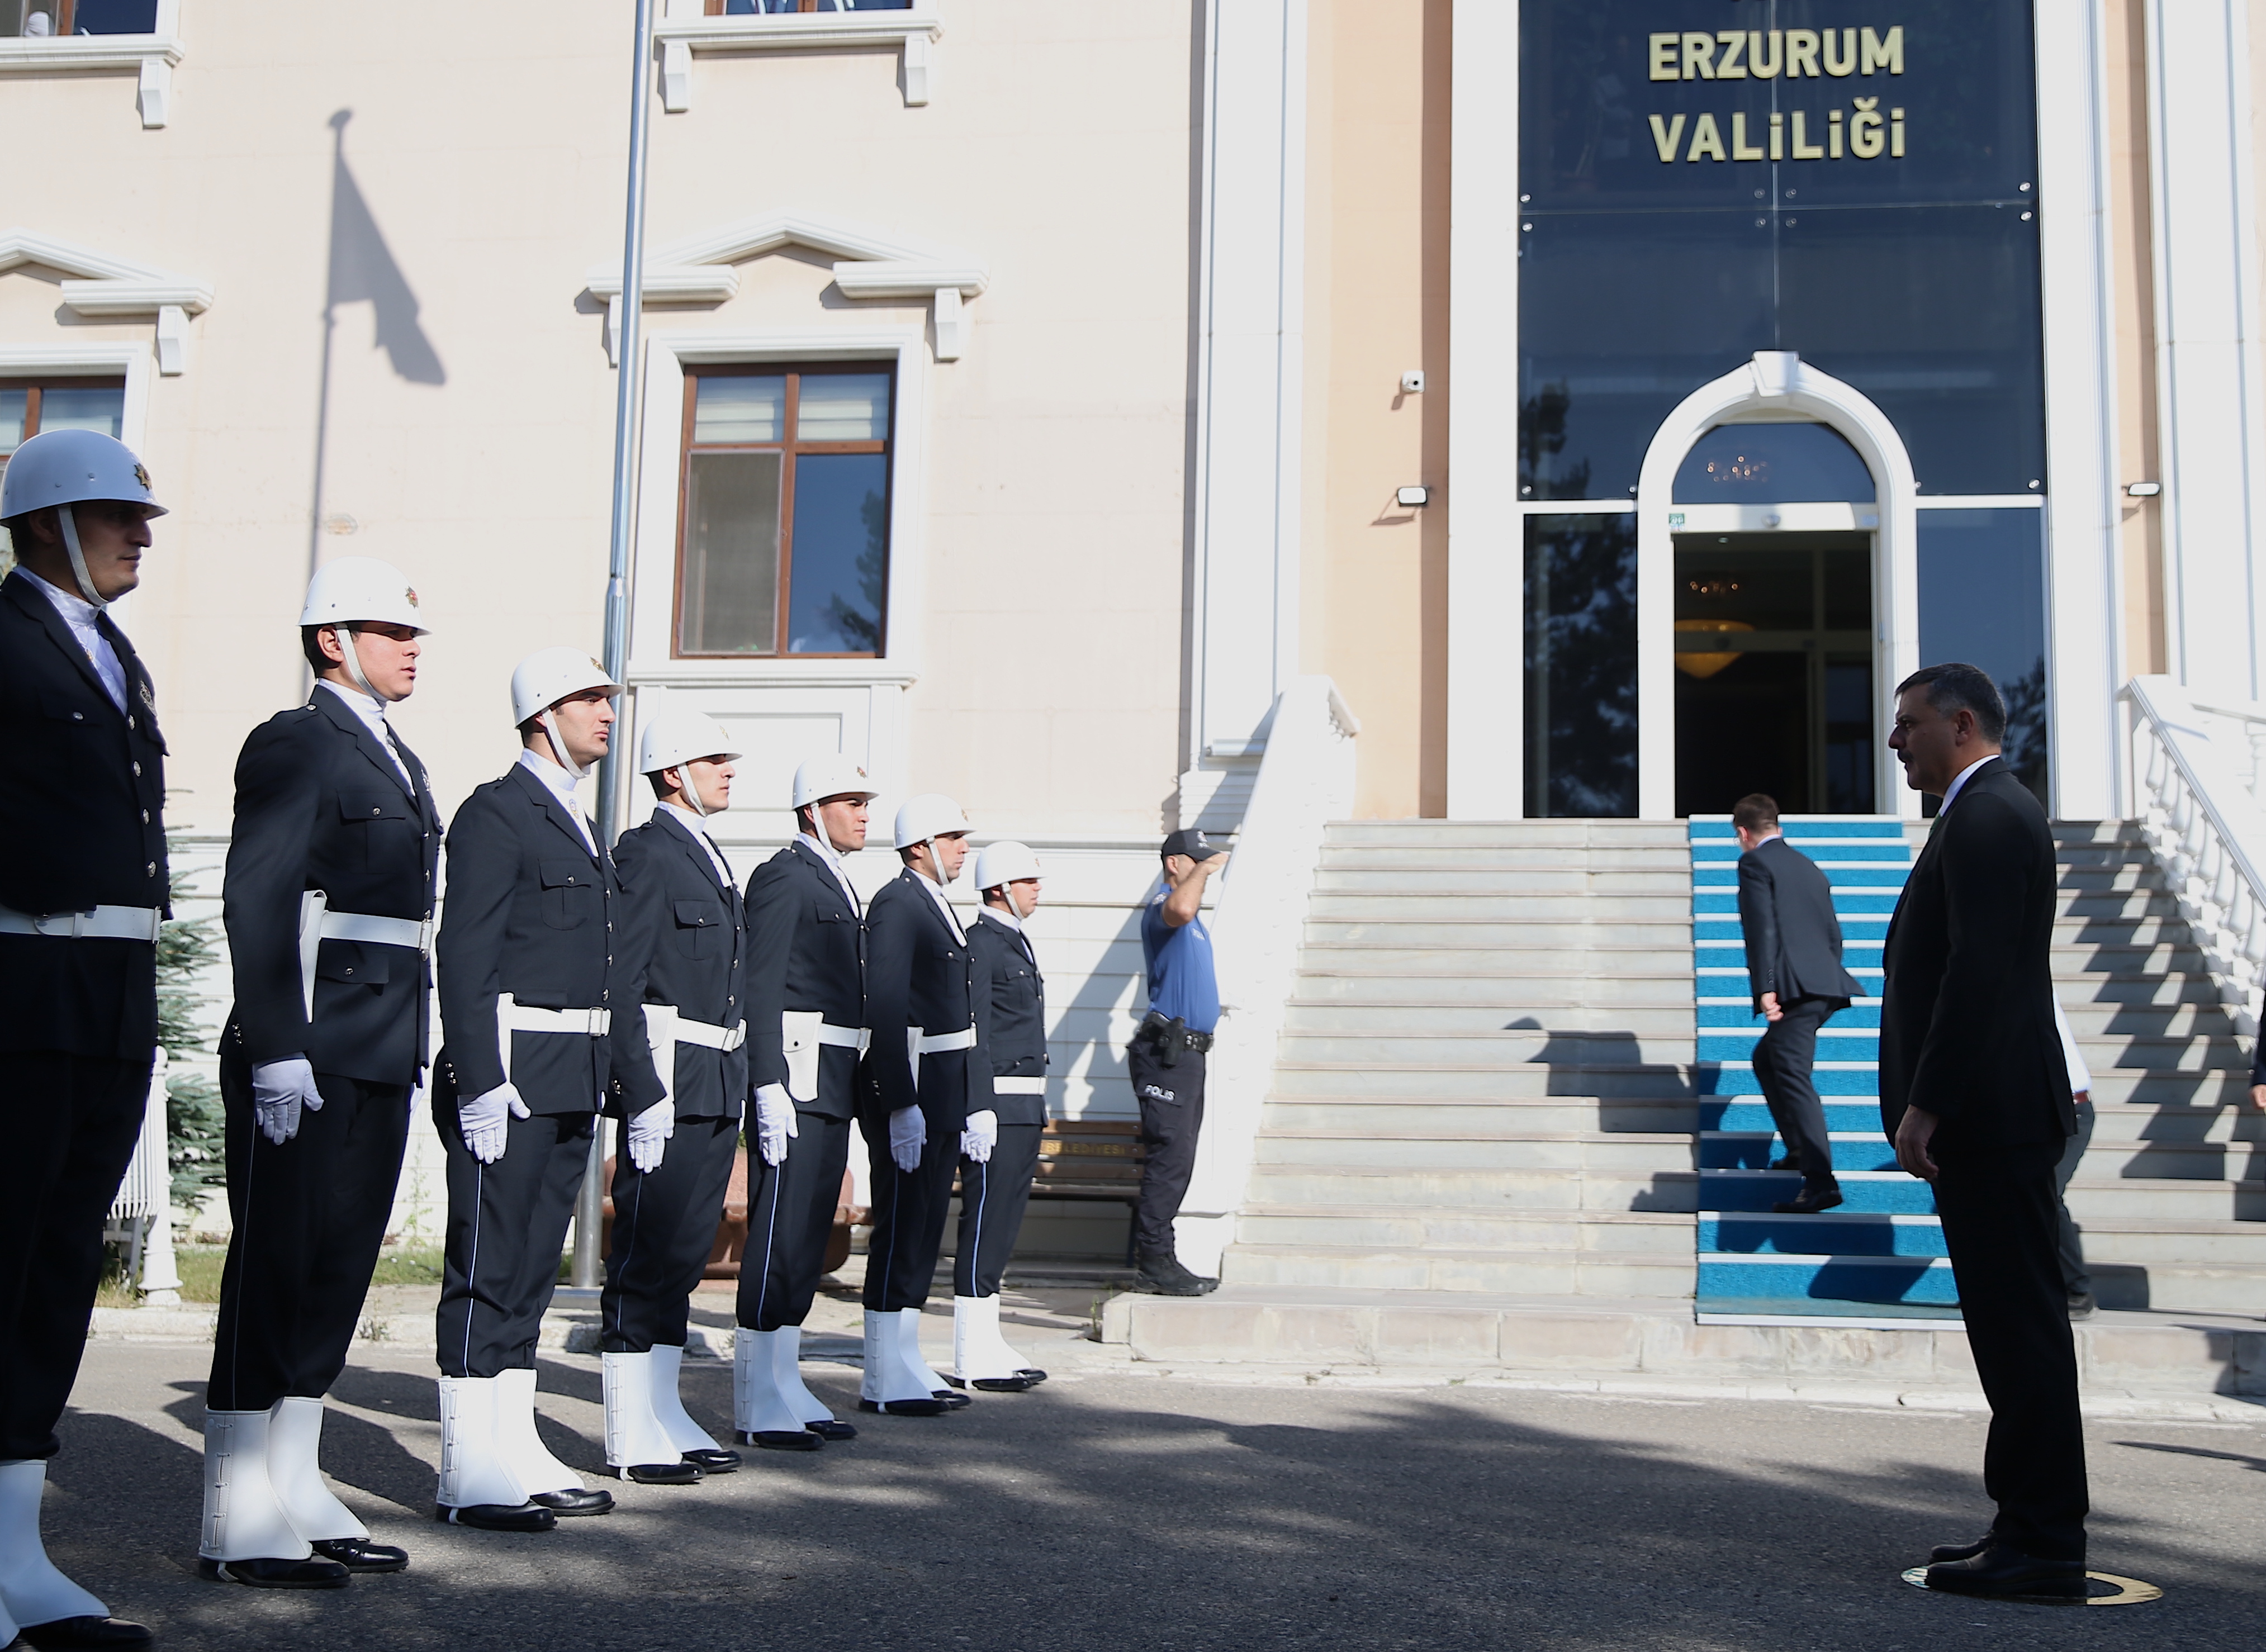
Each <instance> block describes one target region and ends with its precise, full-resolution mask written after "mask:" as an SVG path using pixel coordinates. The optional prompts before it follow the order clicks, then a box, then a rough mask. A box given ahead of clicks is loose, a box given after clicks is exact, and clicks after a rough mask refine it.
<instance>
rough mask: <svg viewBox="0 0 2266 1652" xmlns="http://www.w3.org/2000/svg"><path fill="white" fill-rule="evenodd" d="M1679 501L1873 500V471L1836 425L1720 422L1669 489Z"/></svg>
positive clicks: (1694, 445)
mask: <svg viewBox="0 0 2266 1652" xmlns="http://www.w3.org/2000/svg"><path fill="white" fill-rule="evenodd" d="M1671 492H1672V495H1673V497H1674V499H1675V501H1676V503H1678V504H1679V505H1783V504H1789V503H1792V502H1794V501H1818V500H1846V501H1853V502H1861V501H1870V500H1871V499H1872V498H1873V496H1874V494H1873V473H1872V472H1871V471H1868V470H1867V469H1866V468H1865V461H1864V460H1863V459H1861V458H1860V457H1858V456H1857V450H1856V449H1854V448H1853V447H1851V446H1850V445H1849V441H1848V438H1847V437H1846V436H1844V435H1842V434H1841V433H1840V432H1839V431H1838V430H1836V429H1834V428H1832V427H1831V425H1816V424H1763V425H1717V426H1716V427H1715V428H1714V429H1713V430H1710V431H1709V432H1707V435H1703V436H1701V437H1700V440H1699V441H1697V442H1693V443H1692V451H1691V452H1689V453H1688V454H1686V455H1685V457H1684V464H1683V465H1682V466H1681V467H1680V468H1679V469H1678V471H1677V472H1676V484H1675V486H1674V488H1673V489H1672V490H1671Z"/></svg>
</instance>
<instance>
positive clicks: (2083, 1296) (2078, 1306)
mask: <svg viewBox="0 0 2266 1652" xmlns="http://www.w3.org/2000/svg"><path fill="white" fill-rule="evenodd" d="M2096 1306H2098V1304H2096V1303H2095V1302H2094V1299H2093V1293H2092V1292H2091V1291H2090V1290H2080V1291H2077V1292H2075V1293H2073V1294H2072V1296H2071V1297H2070V1299H2069V1317H2070V1318H2071V1319H2091V1318H2092V1317H2093V1310H2094V1308H2095V1307H2096Z"/></svg>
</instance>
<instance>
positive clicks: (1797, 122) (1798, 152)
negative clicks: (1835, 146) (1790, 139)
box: [1794, 109, 1825, 161]
mask: <svg viewBox="0 0 2266 1652" xmlns="http://www.w3.org/2000/svg"><path fill="white" fill-rule="evenodd" d="M1794 158H1795V159H1796V160H1798V161H1820V160H1824V158H1825V151H1824V150H1822V149H1820V148H1818V147H1817V145H1816V144H1815V143H1811V142H1810V141H1809V127H1808V121H1807V120H1806V119H1805V117H1804V116H1803V114H1802V111H1801V110H1799V109H1796V110H1795V112H1794Z"/></svg>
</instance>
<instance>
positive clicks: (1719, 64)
mask: <svg viewBox="0 0 2266 1652" xmlns="http://www.w3.org/2000/svg"><path fill="white" fill-rule="evenodd" d="M1715 38H1716V39H1717V40H1721V41H1722V42H1723V55H1722V56H1721V57H1719V58H1717V59H1716V60H1715V78H1716V79H1718V80H1744V79H1745V78H1746V77H1747V66H1746V65H1745V64H1744V63H1743V62H1740V61H1739V54H1740V53H1741V52H1743V51H1744V50H1745V49H1746V45H1747V32H1746V31H1745V30H1744V29H1724V30H1721V31H1720V32H1719V33H1717V34H1716V36H1715Z"/></svg>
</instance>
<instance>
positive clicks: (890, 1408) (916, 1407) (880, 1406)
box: [858, 1399, 945, 1417]
mask: <svg viewBox="0 0 2266 1652" xmlns="http://www.w3.org/2000/svg"><path fill="white" fill-rule="evenodd" d="M858 1409H859V1410H860V1411H878V1412H880V1413H881V1414H882V1415H884V1416H890V1417H940V1416H942V1415H943V1414H944V1411H945V1406H944V1401H942V1400H864V1399H861V1400H859V1401H858Z"/></svg>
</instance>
